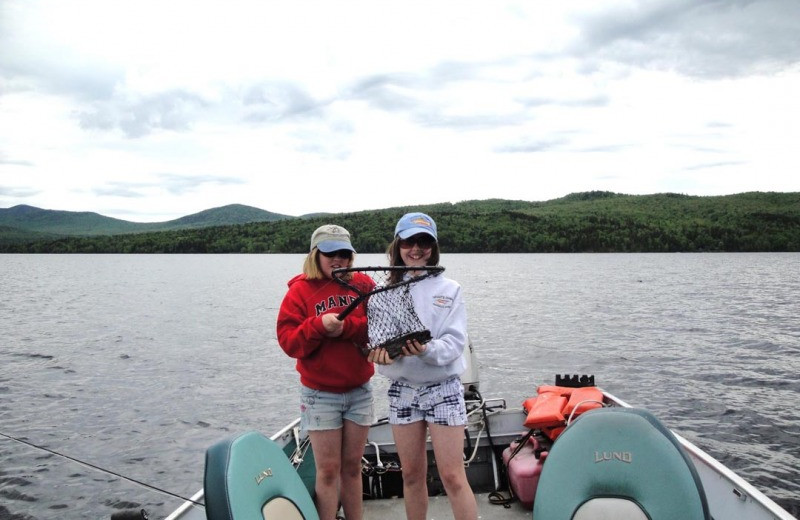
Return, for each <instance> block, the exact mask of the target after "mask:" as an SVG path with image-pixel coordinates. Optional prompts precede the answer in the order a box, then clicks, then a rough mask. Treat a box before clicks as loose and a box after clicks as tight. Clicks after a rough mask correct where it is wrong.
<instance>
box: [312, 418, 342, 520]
mask: <svg viewBox="0 0 800 520" xmlns="http://www.w3.org/2000/svg"><path fill="white" fill-rule="evenodd" d="M308 436H309V437H310V438H311V447H312V448H313V449H314V461H315V463H316V466H317V480H316V482H315V484H314V490H315V491H316V495H317V496H316V499H315V501H316V504H317V513H318V514H319V517H320V520H333V519H334V518H335V517H336V512H337V511H338V510H339V484H340V482H339V475H340V474H341V471H342V428H338V429H336V430H317V431H309V432H308Z"/></svg>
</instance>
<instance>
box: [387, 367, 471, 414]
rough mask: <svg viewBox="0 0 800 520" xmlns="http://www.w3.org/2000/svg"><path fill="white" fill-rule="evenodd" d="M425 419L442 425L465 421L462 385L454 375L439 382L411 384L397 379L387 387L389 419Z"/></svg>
mask: <svg viewBox="0 0 800 520" xmlns="http://www.w3.org/2000/svg"><path fill="white" fill-rule="evenodd" d="M417 421H427V422H428V423H431V424H440V425H442V426H464V425H466V424H467V409H466V406H465V405H464V386H463V385H462V384H461V380H460V379H459V378H458V377H452V378H450V379H448V380H447V381H442V382H441V383H434V384H431V385H424V386H412V385H407V384H405V383H400V382H399V381H394V382H392V385H391V386H390V387H389V423H390V424H411V423H414V422H417Z"/></svg>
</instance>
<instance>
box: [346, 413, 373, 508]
mask: <svg viewBox="0 0 800 520" xmlns="http://www.w3.org/2000/svg"><path fill="white" fill-rule="evenodd" d="M368 433H369V426H360V425H358V424H356V423H354V422H352V421H348V420H346V419H345V421H344V435H343V439H342V473H341V482H342V489H341V497H342V508H343V509H344V516H345V518H347V520H361V519H362V518H363V515H364V512H363V489H362V486H361V457H362V456H363V455H364V444H366V442H367V434H368Z"/></svg>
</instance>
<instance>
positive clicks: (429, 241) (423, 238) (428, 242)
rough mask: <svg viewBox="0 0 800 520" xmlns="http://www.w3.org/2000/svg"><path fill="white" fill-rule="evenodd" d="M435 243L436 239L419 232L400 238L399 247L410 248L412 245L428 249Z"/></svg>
mask: <svg viewBox="0 0 800 520" xmlns="http://www.w3.org/2000/svg"><path fill="white" fill-rule="evenodd" d="M435 243H436V239H435V238H433V237H432V236H430V235H428V234H426V233H420V234H419V235H414V236H413V237H408V238H401V239H400V247H402V248H403V249H411V248H412V247H414V246H417V247H419V248H420V249H430V248H432V247H433V244H435Z"/></svg>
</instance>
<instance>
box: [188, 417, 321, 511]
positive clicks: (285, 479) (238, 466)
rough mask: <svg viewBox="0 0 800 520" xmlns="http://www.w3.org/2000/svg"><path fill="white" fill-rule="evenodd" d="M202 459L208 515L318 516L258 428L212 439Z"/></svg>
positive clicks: (283, 457) (278, 451) (284, 460)
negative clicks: (216, 439)
mask: <svg viewBox="0 0 800 520" xmlns="http://www.w3.org/2000/svg"><path fill="white" fill-rule="evenodd" d="M205 464H206V467H205V477H204V480H203V488H204V493H205V502H206V518H207V519H208V520H319V517H318V515H317V509H316V507H315V506H314V501H313V500H312V499H311V496H310V495H309V493H308V490H307V489H306V486H305V484H304V483H303V481H302V479H301V478H300V476H299V475H298V474H297V472H296V471H295V469H294V467H293V466H292V464H291V463H290V462H289V459H288V458H287V456H286V454H285V453H284V452H283V450H282V449H281V448H280V447H279V446H278V445H277V444H276V443H275V442H273V441H272V440H270V439H268V438H267V437H265V436H264V435H262V434H261V433H259V432H248V433H244V434H241V435H238V436H235V437H232V438H229V439H226V440H223V441H220V442H218V443H217V444H214V445H213V446H211V447H210V448H209V449H208V450H207V451H206V462H205Z"/></svg>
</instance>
